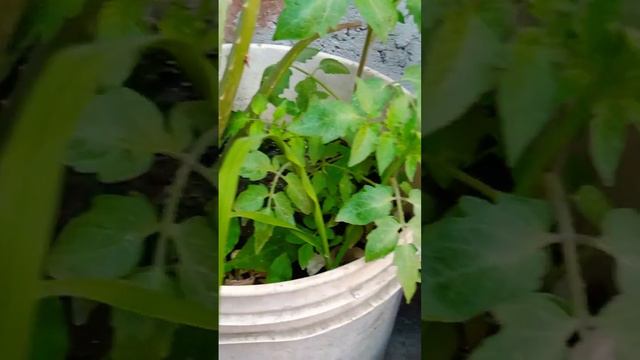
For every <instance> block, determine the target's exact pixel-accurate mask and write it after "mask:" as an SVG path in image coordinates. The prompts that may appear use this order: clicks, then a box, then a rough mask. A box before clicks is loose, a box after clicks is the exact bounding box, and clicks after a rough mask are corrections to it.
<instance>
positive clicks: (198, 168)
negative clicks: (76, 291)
mask: <svg viewBox="0 0 640 360" xmlns="http://www.w3.org/2000/svg"><path fill="white" fill-rule="evenodd" d="M162 154H163V155H165V156H169V157H171V158H173V159H175V160H179V161H181V162H183V163H185V162H191V170H192V171H193V172H194V173H196V174H198V175H200V176H202V177H203V178H204V179H206V180H207V181H208V182H209V183H210V184H211V185H212V186H213V187H215V186H216V184H215V179H213V171H212V169H209V168H208V167H206V166H204V165H202V164H201V163H199V162H198V161H194V160H193V159H192V158H191V156H190V155H189V154H185V153H180V152H163V153H162Z"/></svg>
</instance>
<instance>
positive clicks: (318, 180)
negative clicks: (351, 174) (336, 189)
mask: <svg viewBox="0 0 640 360" xmlns="http://www.w3.org/2000/svg"><path fill="white" fill-rule="evenodd" d="M311 184H312V185H313V190H315V192H316V193H317V194H320V193H321V192H322V191H323V190H324V189H325V188H326V187H327V174H325V173H323V172H317V173H315V174H314V175H313V178H312V179H311Z"/></svg>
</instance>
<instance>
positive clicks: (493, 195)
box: [438, 162, 500, 202]
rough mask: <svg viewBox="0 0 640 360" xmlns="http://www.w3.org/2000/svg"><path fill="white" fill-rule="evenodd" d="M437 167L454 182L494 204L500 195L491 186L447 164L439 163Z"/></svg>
mask: <svg viewBox="0 0 640 360" xmlns="http://www.w3.org/2000/svg"><path fill="white" fill-rule="evenodd" d="M438 166H440V167H441V168H442V169H443V170H445V171H446V172H448V173H449V174H451V176H453V177H454V178H455V179H456V180H458V181H460V182H461V183H463V184H465V185H467V186H469V187H470V188H472V189H474V190H476V191H477V192H479V193H481V194H482V195H484V196H486V197H487V198H489V199H491V201H493V202H495V201H496V200H497V199H498V196H499V195H500V191H498V190H496V189H494V188H492V187H491V186H489V185H487V184H485V183H484V182H482V181H480V180H478V179H476V178H474V177H473V176H471V175H469V174H467V173H465V172H464V171H462V170H460V169H458V168H456V167H453V166H450V165H448V164H445V163H442V162H441V163H439V164H438Z"/></svg>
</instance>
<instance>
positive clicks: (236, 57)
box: [218, 0, 260, 136]
mask: <svg viewBox="0 0 640 360" xmlns="http://www.w3.org/2000/svg"><path fill="white" fill-rule="evenodd" d="M259 10H260V0H247V1H246V2H245V3H244V5H243V9H242V15H241V17H240V26H239V27H238V33H237V34H238V36H237V38H236V42H235V43H234V45H233V48H232V49H231V53H230V54H229V58H228V62H227V68H226V70H225V72H224V76H223V78H222V82H221V83H220V88H221V89H222V93H221V95H220V101H219V108H218V126H219V127H220V134H221V136H222V134H224V131H225V129H226V128H227V124H228V122H229V116H230V115H231V107H232V106H233V101H234V100H235V97H236V93H237V92H238V87H239V86H240V79H242V73H243V72H244V59H245V57H246V55H247V53H248V52H249V46H250V45H251V39H252V37H253V31H254V29H255V26H256V22H257V20H258V12H259Z"/></svg>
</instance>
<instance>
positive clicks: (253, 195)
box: [234, 184, 269, 211]
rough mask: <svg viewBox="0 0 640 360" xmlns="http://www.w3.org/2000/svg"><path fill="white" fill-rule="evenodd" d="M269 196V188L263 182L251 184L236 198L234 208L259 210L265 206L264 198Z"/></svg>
mask: <svg viewBox="0 0 640 360" xmlns="http://www.w3.org/2000/svg"><path fill="white" fill-rule="evenodd" d="M267 196H269V190H268V189H267V187H266V186H264V185H262V184H258V185H249V187H247V190H245V191H243V192H241V193H240V194H239V195H238V198H237V199H236V203H235V206H234V208H235V209H236V210H240V211H258V210H260V209H262V207H263V206H264V199H266V198H267Z"/></svg>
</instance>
